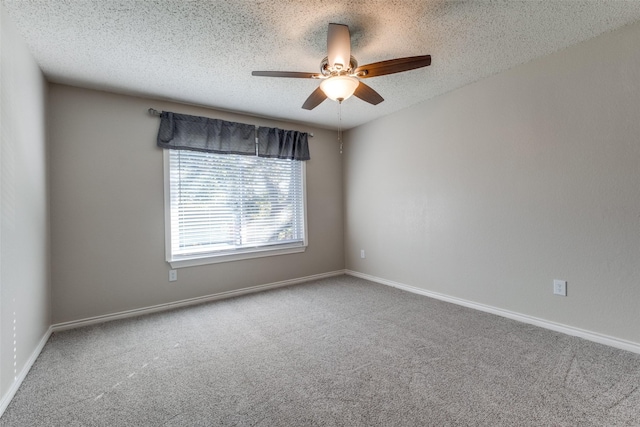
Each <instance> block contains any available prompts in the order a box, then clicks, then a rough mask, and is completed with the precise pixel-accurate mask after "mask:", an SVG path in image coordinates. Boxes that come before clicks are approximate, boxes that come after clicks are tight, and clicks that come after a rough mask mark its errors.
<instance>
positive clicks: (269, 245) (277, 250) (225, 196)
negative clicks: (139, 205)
mask: <svg viewBox="0 0 640 427" xmlns="http://www.w3.org/2000/svg"><path fill="white" fill-rule="evenodd" d="M164 156H165V182H166V185H165V205H166V212H165V222H166V224H167V235H166V240H167V242H166V246H167V247H166V251H167V261H168V262H169V263H170V264H171V266H172V267H173V268H177V267H187V266H193V265H202V264H209V263H215V262H223V261H233V260H238V259H245V258H254V257H261V256H269V255H279V254H285V253H294V252H303V251H304V250H305V247H306V238H305V235H306V230H305V195H304V187H305V185H304V173H305V165H304V162H301V161H295V160H283V159H274V158H264V157H257V156H246V155H236V154H215V153H204V152H198V151H187V150H164Z"/></svg>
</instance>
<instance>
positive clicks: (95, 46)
mask: <svg viewBox="0 0 640 427" xmlns="http://www.w3.org/2000/svg"><path fill="white" fill-rule="evenodd" d="M0 1H1V2H2V4H3V6H4V8H5V10H6V11H7V13H8V14H9V16H10V17H11V19H12V20H13V21H14V22H15V23H16V26H17V27H18V29H19V31H20V32H21V33H22V35H23V36H24V38H25V40H26V41H27V44H28V45H29V47H30V49H31V51H32V53H33V55H34V57H35V59H36V61H37V62H38V64H39V65H40V67H41V68H42V70H43V71H44V73H45V75H46V77H47V78H48V79H49V80H50V81H53V82H58V83H65V84H70V85H74V86H81V87H87V88H95V89H101V90H108V91H113V92H118V93H127V94H134V95H143V96H148V97H155V98H160V99H170V100H175V101H179V102H185V103H191V104H198V105H203V106H207V107H212V108H217V109H223V110H232V111H238V112H243V113H247V114H251V115H258V116H266V117H273V118H278V119H286V120H290V121H295V122H302V123H310V124H314V125H319V126H323V127H329V128H336V127H337V126H338V107H337V103H335V102H331V101H329V100H327V101H325V102H324V103H322V104H321V105H320V106H319V107H317V108H316V109H314V110H312V111H306V110H303V109H302V108H301V106H302V104H303V102H304V101H305V99H306V98H307V97H308V96H309V94H310V93H311V92H312V91H313V90H314V89H315V88H316V87H317V85H318V84H319V82H318V81H315V80H310V79H309V80H306V79H284V78H266V77H252V76H251V71H252V70H281V71H309V72H316V71H318V70H319V65H320V61H321V60H322V58H324V56H326V32H327V24H329V23H330V22H336V23H343V24H347V25H349V27H350V29H351V34H352V55H354V56H355V57H356V59H357V60H358V62H359V63H360V64H361V65H362V64H367V63H370V62H376V61H381V60H386V59H392V58H396V57H402V56H413V55H423V54H431V55H432V58H433V61H432V65H431V66H430V67H427V68H424V69H420V70H414V71H409V72H405V73H400V74H395V75H389V76H382V77H376V78H371V79H368V80H367V84H369V85H370V86H371V87H372V88H374V89H375V90H377V91H378V92H379V93H380V94H381V95H382V96H383V97H384V98H385V101H384V102H383V103H381V104H379V105H377V106H372V105H369V104H367V103H365V102H364V101H361V100H359V99H357V98H355V97H354V98H351V99H349V100H347V101H345V103H344V104H343V108H342V120H343V127H344V128H350V127H354V126H357V125H359V124H362V123H365V122H368V121H370V120H373V119H375V118H377V117H380V116H384V115H387V114H390V113H392V112H395V111H398V110H400V109H403V108H405V107H408V106H410V105H413V104H416V103H419V102H422V101H425V100H427V99H430V98H433V97H435V96H438V95H440V94H442V93H445V92H448V91H451V90H453V89H456V88H459V87H461V86H464V85H466V84H469V83H471V82H474V81H476V80H479V79H482V78H484V77H487V76H490V75H492V74H495V73H498V72H500V71H504V70H506V69H509V68H512V67H514V66H516V65H519V64H522V63H525V62H528V61H530V60H532V59H534V58H537V57H540V56H543V55H547V54H550V53H552V52H555V51H558V50H560V49H563V48H565V47H567V46H570V45H573V44H576V43H579V42H581V41H584V40H587V39H589V38H592V37H595V36H597V35H599V34H601V33H603V32H606V31H610V30H613V29H615V28H618V27H621V26H623V25H626V24H629V23H632V22H635V21H637V20H639V19H640V1H593V0H589V1H566V0H546V1H504V0H503V1H442V0H433V1H425V0H401V1H400V0H366V1H364V0H351V1H316V2H302V1H298V0H278V1H267V0H225V1H221V0H218V1H211V0H206V1H205V0H194V1H184V0H146V1H143V0H107V1H105V0H74V1H62V0H0Z"/></svg>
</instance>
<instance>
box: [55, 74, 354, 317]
mask: <svg viewBox="0 0 640 427" xmlns="http://www.w3.org/2000/svg"><path fill="white" fill-rule="evenodd" d="M149 107H153V108H155V109H158V110H168V111H175V112H181V113H185V114H193V115H201V116H207V117H214V118H221V119H224V120H231V121H238V122H243V123H251V124H257V125H267V126H275V127H279V128H285V129H298V130H302V131H310V132H313V133H314V134H315V136H314V137H313V138H310V140H309V141H310V151H311V160H310V161H308V162H307V207H308V216H307V220H308V235H309V247H308V248H307V251H306V252H304V253H301V254H293V255H282V256H274V257H266V258H258V259H252V260H245V261H235V262H229V263H222V264H213V265H206V266H199V267H189V268H182V269H179V270H178V281H177V282H175V283H170V282H169V281H168V271H169V264H167V263H166V262H165V260H164V259H165V246H164V194H163V189H164V187H163V156H162V150H161V149H159V148H157V147H156V145H155V140H156V135H157V132H158V125H159V118H157V117H154V116H150V115H149V114H148V113H147V109H148V108H149ZM49 111H50V127H49V129H50V152H51V157H50V169H51V182H50V187H51V229H52V234H51V239H52V243H51V244H52V251H51V261H52V264H51V265H52V270H51V274H52V289H53V294H52V310H53V323H59V322H65V321H72V320H78V319H84V318H88V317H93V316H99V315H105V314H110V313H116V312H120V311H124V310H130V309H136V308H142V307H148V306H153V305H156V304H163V303H168V302H174V301H178V300H182V299H187V298H195V297H199V296H204V295H211V294H216V293H220V292H225V291H231V290H237V289H242V288H246V287H250V286H255V285H262V284H267V283H273V282H278V281H283V280H288V279H295V278H300V277H305V276H310V275H314V274H320V273H327V272H331V271H336V270H342V269H343V268H344V251H343V248H344V246H343V203H342V200H343V197H342V157H341V155H340V153H339V149H338V144H337V135H336V133H335V132H333V131H328V130H323V129H313V128H309V127H307V126H300V125H296V124H292V123H283V122H275V121H272V120H266V119H260V118H255V117H247V116H242V115H239V114H232V113H227V112H222V111H213V110H207V109H204V108H198V107H193V106H186V105H181V104H175V103H170V102H160V101H157V100H149V99H143V98H136V97H131V96H124V95H117V94H112V93H106V92H99V91H93V90H86V89H79V88H74V87H70V86H63V85H58V84H51V85H50V96H49Z"/></svg>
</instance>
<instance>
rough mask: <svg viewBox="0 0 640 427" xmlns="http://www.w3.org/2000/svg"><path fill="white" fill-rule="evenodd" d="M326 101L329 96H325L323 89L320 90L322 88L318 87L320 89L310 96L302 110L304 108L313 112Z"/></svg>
mask: <svg viewBox="0 0 640 427" xmlns="http://www.w3.org/2000/svg"><path fill="white" fill-rule="evenodd" d="M325 99H327V95H325V94H324V92H323V91H322V89H320V86H318V88H317V89H316V90H314V91H313V92H312V93H311V95H309V97H308V98H307V100H306V101H304V104H302V108H304V109H305V110H313V109H314V108H316V107H317V106H318V105H320V104H321V103H322V101H324V100H325Z"/></svg>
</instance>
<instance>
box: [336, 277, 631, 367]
mask: <svg viewBox="0 0 640 427" xmlns="http://www.w3.org/2000/svg"><path fill="white" fill-rule="evenodd" d="M345 274H348V275H350V276H354V277H359V278H361V279H365V280H369V281H371V282H376V283H380V284H382V285H387V286H392V287H394V288H398V289H402V290H404V291H408V292H412V293H414V294H420V295H424V296H427V297H430V298H434V299H438V300H441V301H446V302H450V303H453V304H457V305H462V306H464V307H469V308H473V309H475V310H479V311H484V312H486V313H491V314H495V315H498V316H502V317H506V318H508V319H512V320H517V321H519V322H523V323H528V324H530V325H535V326H540V327H541V328H545V329H550V330H552V331H556V332H561V333H563V334H567V335H572V336H576V337H580V338H584V339H586V340H589V341H593V342H597V343H599V344H604V345H608V346H610V347H615V348H619V349H621V350H626V351H631V352H633V353H638V354H640V344H638V343H635V342H632V341H626V340H623V339H620V338H615V337H611V336H608V335H603V334H599V333H597V332H592V331H587V330H585V329H580V328H575V327H573V326H567V325H563V324H561V323H556V322H551V321H549V320H544V319H540V318H538V317H533V316H528V315H526V314H520V313H516V312H513V311H509V310H503V309H501V308H497V307H492V306H490V305H485V304H479V303H476V302H473V301H468V300H465V299H462V298H456V297H452V296H449V295H445V294H441V293H438V292H432V291H427V290H425V289H421V288H417V287H415V286H410V285H405V284H403V283H398V282H394V281H391V280H387V279H382V278H380V277H376V276H371V275H369V274H364V273H359V272H357V271H352V270H345Z"/></svg>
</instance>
